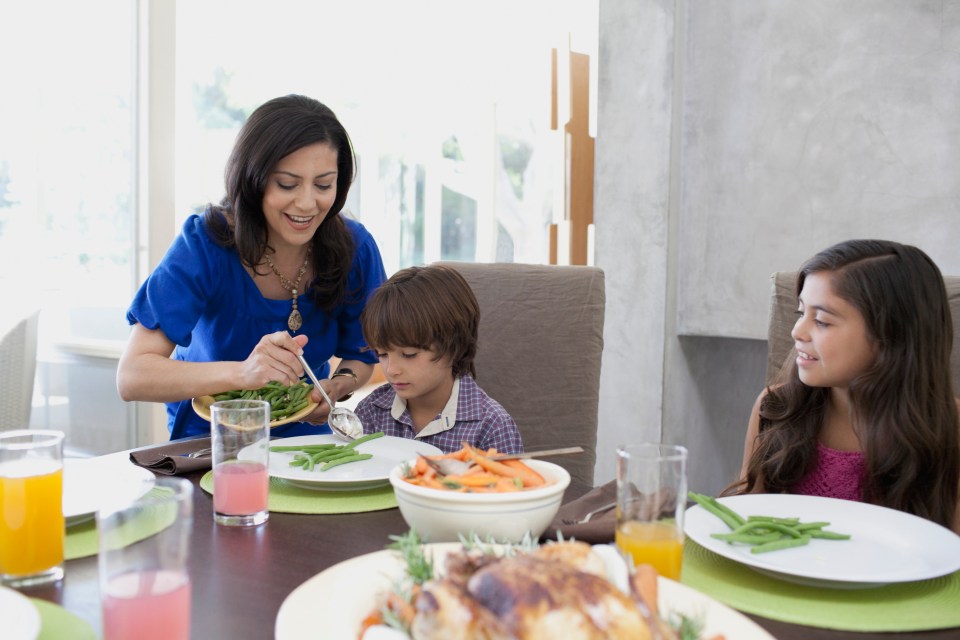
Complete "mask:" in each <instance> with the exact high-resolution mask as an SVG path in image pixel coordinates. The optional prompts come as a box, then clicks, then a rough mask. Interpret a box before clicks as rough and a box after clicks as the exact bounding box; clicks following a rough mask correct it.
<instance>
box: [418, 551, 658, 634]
mask: <svg viewBox="0 0 960 640" xmlns="http://www.w3.org/2000/svg"><path fill="white" fill-rule="evenodd" d="M605 575H606V573H605V568H604V563H603V560H602V559H601V558H599V557H598V556H597V555H596V554H595V553H593V552H592V550H591V548H590V545H587V544H584V543H577V542H566V543H558V544H552V545H546V546H544V547H540V548H539V549H537V550H535V551H533V552H532V553H530V554H529V555H519V556H515V557H509V558H504V559H492V558H491V557H490V556H476V555H473V556H472V555H470V554H469V553H464V554H452V555H451V556H450V557H449V558H448V565H447V573H446V577H445V578H443V579H439V580H433V581H430V582H427V583H425V584H424V585H423V590H422V592H421V593H420V595H419V597H417V599H416V615H415V616H414V619H413V625H412V628H411V633H412V635H413V638H414V639H415V640H433V639H436V640H441V639H442V640H468V639H469V640H475V639H482V640H500V639H507V638H509V639H516V640H533V639H537V640H554V639H557V638H563V639H564V640H594V639H596V640H617V639H619V638H624V639H627V638H629V639H630V640H648V639H650V638H651V633H650V629H649V627H648V626H647V624H646V622H645V620H644V617H643V615H641V613H640V611H639V610H638V609H637V606H636V604H635V603H634V601H633V600H632V599H631V597H630V596H629V595H627V594H624V593H623V592H621V591H620V590H619V589H617V587H615V586H614V585H613V584H612V583H611V582H609V581H608V580H607V579H606V577H605Z"/></svg>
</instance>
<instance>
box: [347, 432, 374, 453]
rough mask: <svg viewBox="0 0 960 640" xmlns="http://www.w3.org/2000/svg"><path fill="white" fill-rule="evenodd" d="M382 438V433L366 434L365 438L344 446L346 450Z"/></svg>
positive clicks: (361, 437) (362, 437)
mask: <svg viewBox="0 0 960 640" xmlns="http://www.w3.org/2000/svg"><path fill="white" fill-rule="evenodd" d="M382 436H383V431H377V432H375V433H368V434H366V435H365V436H360V437H359V438H357V439H356V440H354V441H353V442H351V443H350V444H348V445H346V447H347V448H348V449H353V448H355V447H356V446H357V445H358V444H363V443H364V442H369V441H371V440H375V439H377V438H380V437H382Z"/></svg>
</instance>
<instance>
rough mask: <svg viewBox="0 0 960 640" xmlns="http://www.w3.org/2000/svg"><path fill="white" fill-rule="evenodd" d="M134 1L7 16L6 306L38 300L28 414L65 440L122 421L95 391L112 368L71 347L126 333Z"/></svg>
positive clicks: (16, 10)
mask: <svg viewBox="0 0 960 640" xmlns="http://www.w3.org/2000/svg"><path fill="white" fill-rule="evenodd" d="M134 6H135V3H131V2H129V1H127V0H91V1H90V2H84V3H73V2H62V1H57V0H35V1H32V2H14V3H7V4H5V5H4V8H3V12H2V18H0V60H3V83H4V88H3V96H4V98H3V100H2V101H0V290H2V291H3V294H4V299H5V300H6V302H5V303H4V305H3V306H4V307H5V310H4V311H0V313H7V314H10V313H14V312H17V311H23V310H24V308H26V307H34V308H40V309H41V314H40V332H39V333H40V336H39V356H38V360H39V362H38V367H37V385H35V401H34V410H33V414H34V417H35V418H37V419H40V420H43V422H42V425H43V426H50V427H52V428H58V429H63V430H65V431H67V432H68V444H69V443H70V438H69V435H70V432H71V429H73V430H75V432H76V433H77V434H80V433H81V432H83V433H85V434H86V436H89V437H90V438H94V439H95V438H96V437H97V436H96V431H97V430H100V431H106V430H109V431H111V432H114V433H115V432H116V431H117V430H118V427H117V424H116V422H119V423H120V428H121V429H122V425H123V424H124V422H125V420H126V414H125V411H124V407H123V406H122V403H119V400H117V401H116V403H114V404H113V405H112V407H111V409H112V410H113V411H114V413H112V414H110V413H108V414H107V415H105V414H104V411H105V410H106V408H107V407H108V406H110V405H109V404H108V403H104V404H102V405H100V406H99V407H97V406H96V400H95V399H93V398H91V397H90V396H89V386H92V385H94V384H96V385H101V384H102V385H104V386H105V388H106V390H107V391H110V390H112V389H113V388H114V387H113V376H114V373H113V370H112V369H111V367H110V366H106V368H104V366H103V363H102V362H100V360H99V359H97V358H93V359H84V358H83V357H80V356H77V355H76V353H73V354H71V353H70V352H69V351H68V350H64V349H63V348H62V347H63V346H64V345H66V344H76V343H77V342H86V344H87V346H92V345H96V344H98V342H100V341H110V340H122V339H124V338H125V337H126V334H127V327H126V323H125V321H124V318H123V309H124V308H125V306H126V305H127V304H128V303H129V298H130V289H131V283H132V281H133V276H132V270H131V269H132V267H131V265H132V261H133V253H134V245H133V240H132V237H133V235H132V229H133V205H134V201H135V192H134V163H133V156H134V147H133V132H134V114H135V105H134V98H133V96H134V94H135V92H134V75H133V71H134V60H135V57H134V26H135V20H134V15H133V8H134ZM92 15H93V16H97V17H96V19H93V20H91V19H90V16H92ZM51 16H56V19H52V18H51ZM78 25H83V28H77V26H78ZM78 357H79V359H78ZM113 395H114V396H115V395H116V393H115V392H114V394H113ZM87 423H89V425H88V424H87ZM105 423H110V424H105ZM24 426H25V425H24ZM88 426H89V429H88Z"/></svg>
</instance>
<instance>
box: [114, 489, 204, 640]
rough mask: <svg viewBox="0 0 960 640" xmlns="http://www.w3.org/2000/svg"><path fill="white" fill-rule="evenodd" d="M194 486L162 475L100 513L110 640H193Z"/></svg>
mask: <svg viewBox="0 0 960 640" xmlns="http://www.w3.org/2000/svg"><path fill="white" fill-rule="evenodd" d="M192 521H193V485H192V484H190V482H189V481H187V480H184V479H183V478H172V477H158V478H157V479H156V480H155V481H154V483H153V488H152V489H150V490H149V491H146V492H144V495H142V496H141V497H140V498H138V499H137V500H136V501H135V502H133V503H117V504H113V505H110V506H107V507H105V508H103V509H101V510H100V511H98V512H97V530H98V534H99V538H100V542H99V545H100V548H99V554H98V558H97V561H98V563H99V569H100V601H101V609H102V613H103V637H104V640H125V639H127V638H136V639H137V640H189V638H190V609H191V606H190V596H191V590H190V575H189V572H188V570H187V562H188V559H189V548H190V529H191V526H192Z"/></svg>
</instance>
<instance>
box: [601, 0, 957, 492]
mask: <svg viewBox="0 0 960 640" xmlns="http://www.w3.org/2000/svg"><path fill="white" fill-rule="evenodd" d="M599 73H600V78H599V101H598V102H599V110H598V131H597V180H596V185H597V190H596V196H595V197H596V206H595V209H596V214H595V215H596V221H597V230H596V239H597V244H596V264H597V265H598V266H600V267H602V268H604V269H605V270H606V272H607V287H608V291H607V301H608V302H607V321H606V323H607V324H606V330H605V339H606V350H605V353H604V372H603V376H602V379H601V385H602V388H601V409H600V429H601V431H600V434H599V436H598V441H599V442H598V444H599V452H598V467H597V474H596V478H597V482H603V481H606V480H608V479H610V478H612V477H613V448H614V447H615V445H616V444H618V443H620V442H626V441H638V440H648V439H653V440H656V439H659V438H661V437H662V438H663V440H664V441H667V442H680V443H683V444H686V445H687V446H689V447H690V449H691V484H692V485H693V486H694V487H699V489H698V490H703V491H718V490H719V489H720V488H722V486H724V485H725V484H726V483H727V482H729V481H730V480H732V479H733V476H734V475H735V473H736V470H737V468H738V467H739V461H740V460H739V458H740V454H741V451H742V444H743V432H744V430H745V427H746V419H747V416H748V414H749V410H750V406H751V404H752V401H753V399H754V398H755V397H756V394H757V393H758V392H759V390H760V386H761V384H762V380H763V370H764V364H765V363H764V358H765V354H766V344H765V342H764V338H765V335H766V322H767V301H768V291H769V285H768V280H767V278H768V276H769V274H770V273H772V272H773V271H777V270H792V269H796V268H797V267H798V266H799V265H800V263H801V262H802V261H803V260H804V259H806V258H807V257H809V256H810V255H812V254H813V253H815V252H816V251H818V250H820V249H822V248H824V247H826V246H828V245H829V244H832V243H834V242H836V241H839V240H842V239H846V238H851V237H868V236H869V237H883V238H890V239H895V240H899V241H902V242H907V243H911V244H916V245H918V246H920V247H921V248H923V249H924V250H926V251H927V252H928V253H930V255H931V256H932V257H933V258H934V260H936V261H937V262H938V264H940V266H941V268H942V269H943V271H944V272H945V273H960V251H958V250H957V248H958V247H960V178H958V175H960V174H958V170H957V167H958V166H960V0H944V1H943V2H941V1H940V0H935V1H934V0H922V1H921V0H917V1H913V2H902V1H899V0H855V1H851V2H843V3H840V2H834V1H832V0H805V1H801V0H781V1H779V2H762V3H760V2H755V1H753V0H727V1H725V2H686V1H684V0H676V1H660V2H655V1H650V0H601V3H600V53H599Z"/></svg>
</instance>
